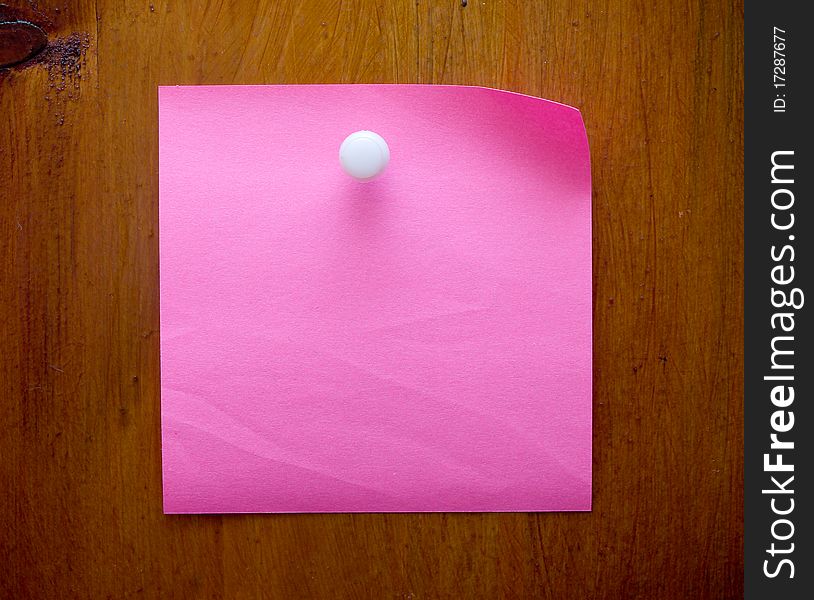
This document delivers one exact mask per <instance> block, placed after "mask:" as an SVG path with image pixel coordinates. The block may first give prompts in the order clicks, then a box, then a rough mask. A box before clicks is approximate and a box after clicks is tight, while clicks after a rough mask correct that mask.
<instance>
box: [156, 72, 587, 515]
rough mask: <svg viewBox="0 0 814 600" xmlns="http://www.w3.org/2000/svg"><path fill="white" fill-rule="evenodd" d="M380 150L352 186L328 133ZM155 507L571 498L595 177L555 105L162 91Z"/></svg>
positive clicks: (463, 505)
mask: <svg viewBox="0 0 814 600" xmlns="http://www.w3.org/2000/svg"><path fill="white" fill-rule="evenodd" d="M360 129H369V130H372V131H375V132H377V133H379V134H380V135H381V136H382V137H384V139H385V140H387V142H388V144H389V146H390V152H391V160H390V164H389V166H388V168H387V170H386V171H385V173H384V174H383V175H382V176H381V178H379V179H377V180H376V181H374V182H371V183H358V182H356V181H354V180H352V179H351V178H349V177H348V176H347V175H346V174H345V173H344V172H343V171H342V169H341V167H340V165H339V160H338V151H339V145H340V144H341V142H342V140H343V139H344V138H345V137H346V136H347V135H348V134H350V133H352V132H353V131H356V130H360ZM159 131H160V133H159V154H160V186H159V187H160V253H161V412H162V430H163V473H164V510H165V512H167V513H220V512H391V511H392V512H407V511H543V510H590V506H591V306H592V303H591V178H590V166H589V155H588V143H587V139H586V136H585V129H584V126H583V123H582V118H581V116H580V114H579V112H578V111H577V110H576V109H573V108H571V107H568V106H564V105H561V104H557V103H554V102H549V101H546V100H541V99H538V98H532V97H529V96H523V95H520V94H513V93H509V92H501V91H497V90H490V89H484V88H473V87H454V86H424V85H309V86H193V87H162V88H160V89H159Z"/></svg>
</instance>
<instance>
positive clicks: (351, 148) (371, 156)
mask: <svg viewBox="0 0 814 600" xmlns="http://www.w3.org/2000/svg"><path fill="white" fill-rule="evenodd" d="M389 161H390V148H388V147H387V142H385V141H384V138H382V136H380V135H379V134H378V133H373V132H372V131H357V132H356V133H351V134H350V135H349V136H348V137H346V138H345V141H344V142H342V145H341V146H340V147H339V162H340V163H341V164H342V168H343V169H344V170H345V173H347V174H348V175H350V176H351V177H353V178H354V179H358V180H359V181H371V180H373V179H376V177H378V176H379V175H380V174H381V173H382V171H384V168H385V167H386V166H387V163H388V162H389Z"/></svg>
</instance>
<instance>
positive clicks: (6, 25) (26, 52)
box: [0, 21, 48, 69]
mask: <svg viewBox="0 0 814 600" xmlns="http://www.w3.org/2000/svg"><path fill="white" fill-rule="evenodd" d="M47 43H48V36H46V35H45V32H44V31H43V30H42V29H40V28H39V27H37V26H36V25H34V24H33V23H29V22H28V21H5V22H0V69H2V68H4V67H12V66H14V65H17V64H20V63H22V62H25V61H27V60H29V59H31V58H33V57H34V56H36V55H37V54H39V53H40V52H42V49H43V48H45V46H46V44H47Z"/></svg>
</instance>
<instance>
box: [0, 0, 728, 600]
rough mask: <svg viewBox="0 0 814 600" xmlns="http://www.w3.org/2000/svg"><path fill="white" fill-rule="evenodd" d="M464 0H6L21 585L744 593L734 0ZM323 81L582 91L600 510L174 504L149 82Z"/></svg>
mask: <svg viewBox="0 0 814 600" xmlns="http://www.w3.org/2000/svg"><path fill="white" fill-rule="evenodd" d="M462 4H464V3H462V2H461V1H460V0H448V1H434V2H430V1H428V0H418V1H416V0H409V1H403V2H402V1H394V2H381V1H379V2H376V1H373V0H368V1H358V2H354V1H350V0H344V1H340V0H313V1H312V0H309V1H308V2H294V1H288V0H287V1H274V0H261V1H256V2H255V1H249V0H247V1H245V2H228V1H227V0H223V1H220V0H212V1H206V0H187V1H181V0H178V1H169V0H166V1H163V0H153V1H152V2H149V1H147V0H142V1H138V0H137V1H134V2H116V1H113V0H109V1H108V0H98V1H97V2H95V3H94V2H91V1H88V0H75V1H68V0H58V1H52V0H48V1H46V0H42V1H38V2H26V1H23V0H19V1H18V2H16V3H12V5H11V6H6V7H2V8H0V16H2V17H3V19H0V20H10V19H14V18H18V19H20V18H22V19H27V20H29V21H32V22H34V23H37V24H39V25H41V26H42V28H43V29H44V30H45V31H46V33H47V34H48V36H49V40H50V42H49V44H50V45H49V46H48V47H47V48H46V49H45V50H44V51H43V52H42V53H41V54H40V55H39V56H38V57H37V58H35V59H34V60H33V61H29V62H28V63H24V64H22V65H18V66H15V67H12V68H10V69H6V70H4V71H2V72H0V269H1V270H0V273H2V286H0V334H1V335H2V354H1V355H0V431H2V435H0V490H2V493H0V597H3V598H29V597H31V598H35V597H36V598H46V597H47V598H52V597H53V598H55V597H83V598H106V597H111V598H124V597H131V596H132V597H139V596H144V597H159V596H163V597H174V598H183V597H190V598H260V597H270V598H299V597H303V598H308V597H315V598H416V599H418V598H466V597H484V598H532V597H535V598H659V599H662V598H681V599H684V598H715V599H721V598H736V597H740V596H742V591H743V583H742V576H743V565H742V560H743V549H742V542H743V525H742V517H743V509H742V497H743V474H742V466H743V461H742V450H743V433H742V425H743V402H742V392H743V383H742V376H743V359H742V333H743V291H742V287H743V285H742V284H743V281H742V275H743V264H742V262H743V189H742V176H743V133H742V127H743V99H742V91H743V61H742V41H743V6H742V2H741V1H740V0H736V1H735V2H728V1H725V0H715V1H707V2H702V1H701V0H694V1H679V0H663V1H659V2H640V1H631V2H625V3H616V4H614V3H607V2H595V1H593V0H589V1H587V2H586V1H579V2H577V1H575V0H552V1H548V2H533V1H530V2H520V1H509V0H504V1H493V0H488V1H481V0H470V1H469V2H468V3H467V4H468V6H465V7H464V6H462ZM317 82H320V83H324V82H342V83H352V82H378V83H391V82H411V83H446V84H477V85H485V86H492V87H498V88H504V89H509V90H514V91H518V92H525V93H528V94H534V95H538V96H542V97H545V98H549V99H552V100H557V101H560V102H564V103H567V104H571V105H574V106H577V107H579V108H580V109H581V110H582V111H583V115H584V118H585V121H586V124H587V128H588V136H589V139H590V143H591V153H592V162H593V167H592V168H593V177H594V209H593V218H594V305H595V313H594V331H595V350H594V357H595V377H594V383H595V397H594V510H593V512H591V513H584V514H564V513H563V514H420V515H378V514H374V515H288V516H263V515H246V516H237V515H235V516H164V515H163V514H162V512H161V453H160V423H159V417H160V413H159V370H158V365H159V336H158V322H159V320H158V319H159V313H158V240H157V216H158V208H157V200H158V198H157V194H158V174H157V160H158V145H157V95H156V86H158V85H162V84H164V85H166V84H200V83H210V84H212V83H255V84H256V83H317ZM461 110H477V106H463V107H461Z"/></svg>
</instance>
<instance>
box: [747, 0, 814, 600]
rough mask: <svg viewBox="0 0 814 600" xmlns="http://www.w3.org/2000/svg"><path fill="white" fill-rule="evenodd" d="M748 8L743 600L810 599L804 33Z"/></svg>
mask: <svg viewBox="0 0 814 600" xmlns="http://www.w3.org/2000/svg"><path fill="white" fill-rule="evenodd" d="M809 8H810V6H809V5H808V3H805V2H757V1H755V2H751V3H748V5H747V6H746V7H745V15H744V17H745V62H744V65H745V90H744V92H745V98H744V99H745V115H744V116H745V132H744V136H745V137H744V143H745V156H744V161H745V164H744V166H745V190H744V193H745V196H744V199H745V244H744V252H745V286H746V289H745V323H746V324H745V367H746V372H745V388H744V389H745V399H744V400H745V424H744V425H745V431H744V433H745V438H744V446H745V467H744V468H745V490H744V499H745V503H746V506H745V521H746V522H745V553H744V560H745V565H744V573H745V590H746V598H754V599H758V598H760V599H763V598H778V599H780V598H782V599H784V600H786V599H789V600H790V599H793V598H812V597H814V552H812V545H814V536H813V535H812V532H811V512H812V511H814V503H812V497H811V490H812V488H813V487H814V486H812V478H813V477H814V472H813V471H812V468H811V465H812V459H814V424H812V419H814V416H812V412H813V411H812V403H814V396H812V393H813V392H814V387H813V386H812V380H814V362H813V361H812V353H811V348H812V343H814V340H812V328H811V317H810V313H811V306H809V304H814V295H812V294H810V293H809V292H811V293H814V290H813V289H812V286H811V281H812V268H811V263H812V262H814V251H812V237H814V211H812V209H811V205H812V203H814V197H812V185H811V182H812V179H813V178H814V167H813V166H812V164H811V154H812V153H811V146H812V140H811V136H812V131H811V119H810V114H811V111H812V110H814V101H813V100H812V93H811V89H812V83H811V81H810V77H811V72H812V70H811V61H812V57H814V44H812V38H813V37H814V31H812V30H811V23H810V22H809V21H808V20H807V19H806V18H805V17H804V14H803V13H804V12H809V10H808V9H809Z"/></svg>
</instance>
